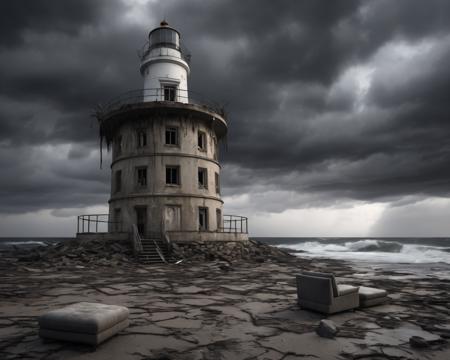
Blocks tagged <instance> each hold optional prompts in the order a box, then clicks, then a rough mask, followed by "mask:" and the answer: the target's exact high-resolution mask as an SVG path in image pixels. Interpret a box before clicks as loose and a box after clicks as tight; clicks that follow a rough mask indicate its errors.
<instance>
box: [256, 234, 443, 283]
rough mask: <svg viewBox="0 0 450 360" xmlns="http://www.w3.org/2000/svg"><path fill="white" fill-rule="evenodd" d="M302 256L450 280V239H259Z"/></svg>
mask: <svg viewBox="0 0 450 360" xmlns="http://www.w3.org/2000/svg"><path fill="white" fill-rule="evenodd" d="M253 239H255V240H258V241H261V242H264V243H266V244H269V245H273V246H277V247H279V248H282V249H285V250H287V251H289V252H290V253H292V254H294V255H296V256H299V257H309V258H317V259H337V260H345V261H347V262H349V263H351V264H354V265H355V266H357V267H359V268H366V269H374V270H375V269H383V270H391V271H395V272H400V273H406V274H411V275H413V276H419V277H422V276H426V277H428V276H431V277H439V278H444V279H450V238H432V237H420V238H414V237H402V238H398V237H395V238H393V237H392V238H387V237H381V238H375V237H371V238H356V237H351V238H347V237H323V238H322V237H301V238H293V237H290V238H282V237H260V238H259V237H258V238H253Z"/></svg>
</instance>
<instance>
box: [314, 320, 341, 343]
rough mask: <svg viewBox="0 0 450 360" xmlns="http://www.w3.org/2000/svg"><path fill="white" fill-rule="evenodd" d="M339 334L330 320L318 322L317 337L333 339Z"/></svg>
mask: <svg viewBox="0 0 450 360" xmlns="http://www.w3.org/2000/svg"><path fill="white" fill-rule="evenodd" d="M338 332H339V329H338V327H337V326H336V324H335V323H334V322H333V321H331V320H325V319H324V320H320V323H319V326H318V327H317V329H316V333H317V335H319V336H320V337H324V338H328V339H333V338H334V337H335V336H336V334H337V333H338Z"/></svg>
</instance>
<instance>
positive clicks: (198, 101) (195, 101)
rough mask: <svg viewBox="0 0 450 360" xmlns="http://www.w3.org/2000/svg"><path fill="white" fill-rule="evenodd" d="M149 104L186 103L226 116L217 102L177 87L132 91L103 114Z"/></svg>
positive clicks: (110, 102) (107, 108)
mask: <svg viewBox="0 0 450 360" xmlns="http://www.w3.org/2000/svg"><path fill="white" fill-rule="evenodd" d="M147 102H165V103H184V104H191V105H197V106H199V107H202V108H205V109H207V110H210V111H213V112H215V113H217V114H219V115H221V116H225V110H224V107H223V106H222V105H220V104H218V103H217V102H214V101H211V100H209V99H206V98H205V97H203V96H202V95H200V94H199V93H197V92H195V91H191V90H185V89H178V88H175V87H173V88H170V87H162V88H152V89H137V90H130V91H127V92H125V93H122V94H120V95H118V96H116V97H115V98H113V99H111V100H110V101H109V102H107V103H105V104H104V105H102V109H101V110H102V112H103V113H110V112H113V111H115V110H121V109H126V108H128V107H129V106H132V105H139V104H142V103H147Z"/></svg>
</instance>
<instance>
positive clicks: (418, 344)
mask: <svg viewBox="0 0 450 360" xmlns="http://www.w3.org/2000/svg"><path fill="white" fill-rule="evenodd" d="M409 345H411V347H413V348H419V349H423V348H426V347H428V346H430V344H429V343H428V341H426V340H425V339H424V338H423V337H420V336H411V337H410V338H409Z"/></svg>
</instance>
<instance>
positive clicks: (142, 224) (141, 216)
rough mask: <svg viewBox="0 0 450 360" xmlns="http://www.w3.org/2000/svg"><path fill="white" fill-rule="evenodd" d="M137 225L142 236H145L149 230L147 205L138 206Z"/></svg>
mask: <svg viewBox="0 0 450 360" xmlns="http://www.w3.org/2000/svg"><path fill="white" fill-rule="evenodd" d="M135 210H136V226H137V229H138V232H139V234H140V235H141V236H144V235H145V233H146V231H147V207H146V206H136V207H135Z"/></svg>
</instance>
